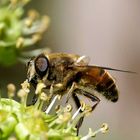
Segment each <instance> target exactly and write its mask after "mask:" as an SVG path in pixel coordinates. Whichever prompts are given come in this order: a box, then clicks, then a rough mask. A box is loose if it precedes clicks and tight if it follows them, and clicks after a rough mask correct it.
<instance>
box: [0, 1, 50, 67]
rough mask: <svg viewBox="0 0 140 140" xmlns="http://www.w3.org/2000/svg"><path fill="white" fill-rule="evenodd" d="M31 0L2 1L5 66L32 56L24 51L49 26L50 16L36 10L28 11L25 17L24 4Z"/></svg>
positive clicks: (0, 38)
mask: <svg viewBox="0 0 140 140" xmlns="http://www.w3.org/2000/svg"><path fill="white" fill-rule="evenodd" d="M29 1H30V0H1V1H0V64H2V65H3V66H11V65H13V64H15V63H16V62H17V61H18V60H20V61H24V60H25V59H23V58H27V57H28V55H30V56H31V54H32V53H31V52H29V53H26V52H23V51H25V49H26V48H28V47H30V46H32V45H34V44H36V43H37V42H38V41H39V40H40V39H41V38H42V35H43V33H44V32H45V31H46V29H47V28H48V25H49V22H50V20H49V17H48V16H40V15H39V13H38V12H37V11H35V10H30V11H28V13H27V17H24V15H25V9H24V6H25V5H26V4H27V3H28V2H29ZM34 53H35V52H33V55H34Z"/></svg>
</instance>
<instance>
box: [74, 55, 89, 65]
mask: <svg viewBox="0 0 140 140" xmlns="http://www.w3.org/2000/svg"><path fill="white" fill-rule="evenodd" d="M89 61H90V58H89V57H88V56H85V55H83V56H81V57H79V58H78V59H77V61H76V62H75V65H76V66H87V65H88V64H89Z"/></svg>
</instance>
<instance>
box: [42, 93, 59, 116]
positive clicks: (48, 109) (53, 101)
mask: <svg viewBox="0 0 140 140" xmlns="http://www.w3.org/2000/svg"><path fill="white" fill-rule="evenodd" d="M57 98H58V95H56V96H55V97H54V98H53V100H52V101H51V103H50V105H49V106H48V108H47V109H46V111H45V113H46V114H48V113H49V112H50V110H51V108H52V107H53V105H54V103H55V102H56V99H57Z"/></svg>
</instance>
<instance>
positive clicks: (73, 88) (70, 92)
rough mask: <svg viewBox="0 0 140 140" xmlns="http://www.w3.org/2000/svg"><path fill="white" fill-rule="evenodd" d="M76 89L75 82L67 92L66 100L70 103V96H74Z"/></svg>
mask: <svg viewBox="0 0 140 140" xmlns="http://www.w3.org/2000/svg"><path fill="white" fill-rule="evenodd" d="M74 90H75V82H73V83H72V86H71V87H70V89H69V91H68V93H67V97H66V102H65V103H68V101H69V99H70V97H71V96H72V94H73V91H74Z"/></svg>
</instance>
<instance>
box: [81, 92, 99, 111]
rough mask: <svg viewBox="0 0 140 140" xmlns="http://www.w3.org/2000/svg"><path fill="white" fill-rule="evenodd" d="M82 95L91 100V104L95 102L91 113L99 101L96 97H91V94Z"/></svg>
mask: <svg viewBox="0 0 140 140" xmlns="http://www.w3.org/2000/svg"><path fill="white" fill-rule="evenodd" d="M83 95H84V96H86V97H87V98H89V99H91V101H92V102H96V103H95V104H94V105H93V106H92V111H93V110H94V109H95V108H96V106H97V105H98V104H99V102H100V99H99V98H98V97H97V96H95V95H93V94H91V93H89V92H84V93H83Z"/></svg>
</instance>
